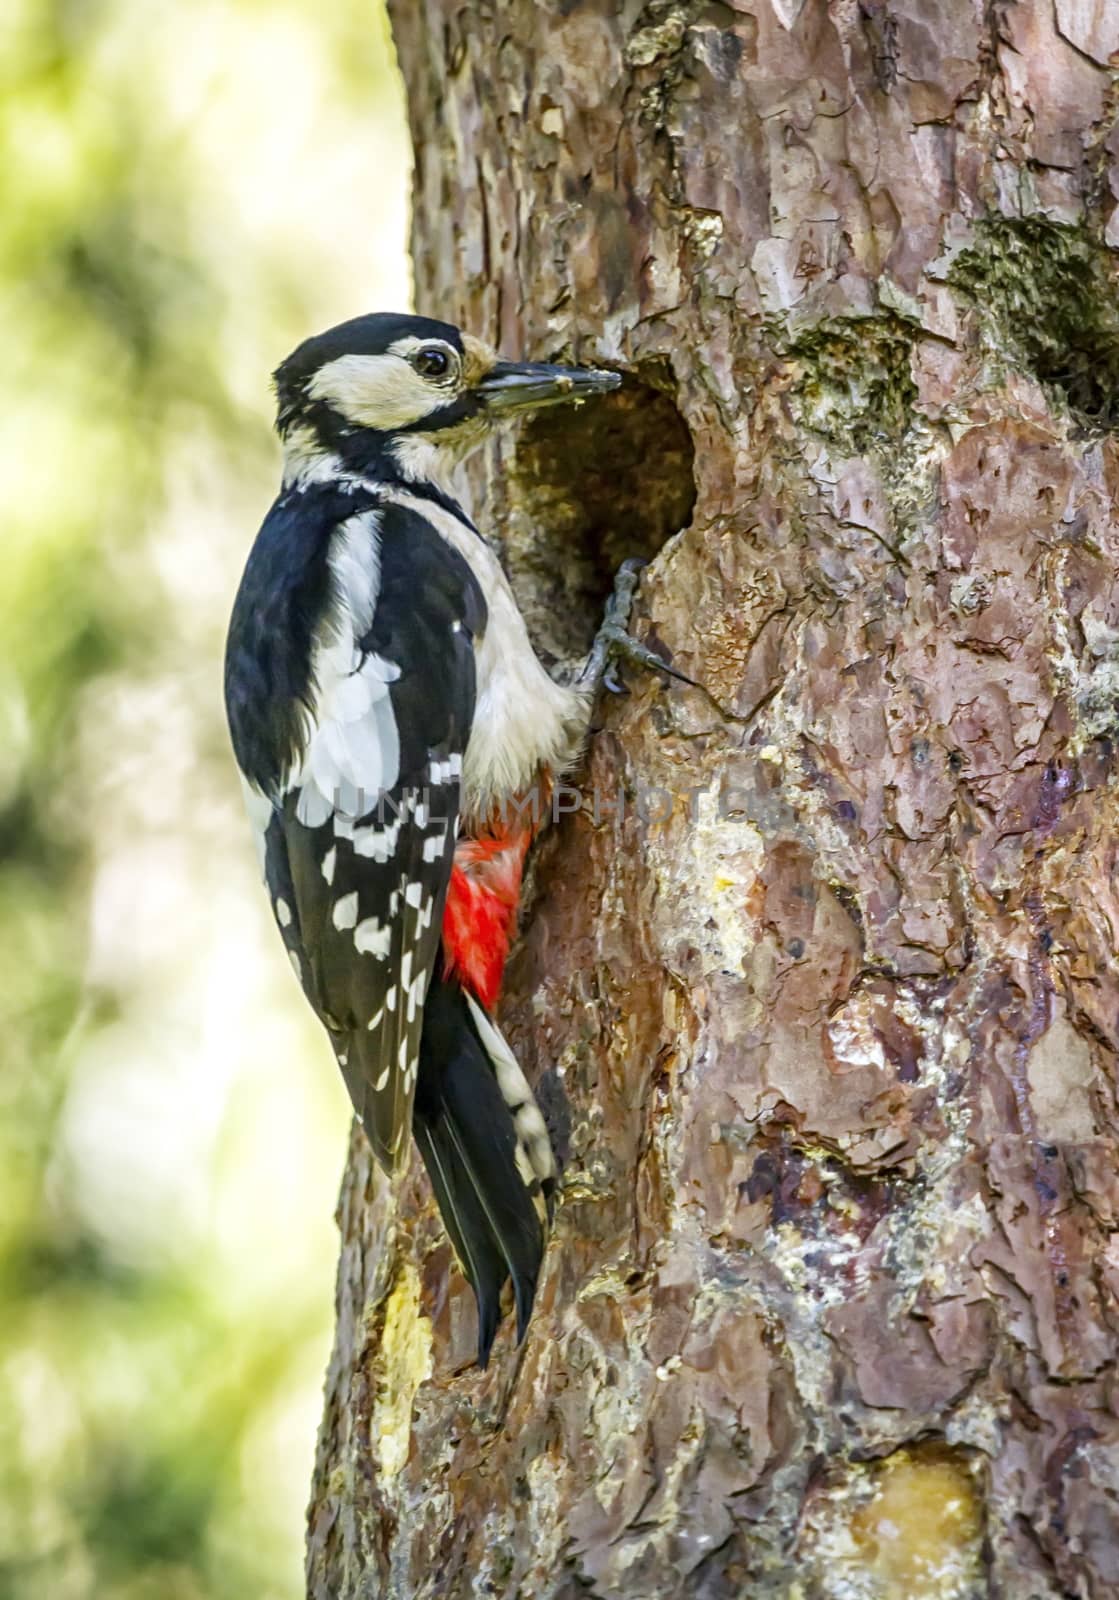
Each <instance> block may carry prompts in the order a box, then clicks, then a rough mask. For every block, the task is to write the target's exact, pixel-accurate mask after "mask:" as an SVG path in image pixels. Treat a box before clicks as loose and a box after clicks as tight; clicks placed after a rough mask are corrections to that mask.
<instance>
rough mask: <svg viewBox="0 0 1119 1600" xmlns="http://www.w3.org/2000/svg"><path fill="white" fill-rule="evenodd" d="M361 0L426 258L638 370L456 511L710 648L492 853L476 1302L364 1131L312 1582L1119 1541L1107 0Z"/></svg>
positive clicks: (332, 1585)
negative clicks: (497, 1053)
mask: <svg viewBox="0 0 1119 1600" xmlns="http://www.w3.org/2000/svg"><path fill="white" fill-rule="evenodd" d="M393 12H394V20H395V27H396V36H397V44H398V48H399V52H400V58H401V63H402V66H403V69H404V74H405V78H406V81H407V86H408V92H409V99H410V107H411V119H412V129H413V136H414V141H415V146H416V180H415V224H414V234H415V238H414V249H415V258H416V273H417V302H418V306H419V309H421V310H423V311H426V312H429V313H432V314H434V315H437V316H444V317H447V318H449V319H451V320H454V321H457V322H459V323H461V324H463V325H465V326H466V327H467V328H469V329H470V330H472V331H473V332H475V333H478V334H481V335H483V336H484V337H487V338H489V339H491V340H492V341H494V342H495V343H498V344H499V345H500V346H501V348H502V349H503V350H504V351H506V352H508V353H510V354H514V355H525V356H532V357H537V358H542V357H551V356H556V355H564V356H575V357H577V358H581V359H583V360H605V361H607V362H611V363H614V364H616V365H619V366H621V367H624V368H625V370H626V371H627V372H628V373H630V374H631V379H630V382H629V383H628V385H627V387H626V388H624V389H623V390H622V391H621V392H620V393H619V394H618V396H616V397H615V398H614V399H612V400H610V401H604V402H602V404H601V405H599V406H595V407H587V408H585V409H584V410H583V411H582V412H579V413H572V414H562V413H559V412H555V413H550V414H548V415H547V416H544V417H542V418H541V419H540V420H539V421H538V422H537V423H536V424H535V425H532V426H530V427H528V428H526V429H524V430H523V431H522V432H521V434H520V435H519V437H517V438H516V439H510V440H507V441H503V442H500V443H498V444H497V445H496V446H495V448H494V451H493V453H492V455H491V457H490V459H489V460H488V461H487V462H485V463H483V470H482V471H481V472H480V473H479V475H478V479H477V487H478V501H477V503H478V506H479V507H481V506H484V507H485V510H484V522H485V526H486V527H487V529H489V530H491V531H493V532H494V533H495V534H498V535H499V536H500V537H501V538H502V539H503V540H504V544H505V550H506V554H507V558H508V562H509V566H510V570H511V573H512V575H513V577H514V581H515V583H516V585H517V588H518V593H519V595H520V596H521V598H522V600H523V602H524V604H525V607H526V610H527V612H528V614H529V616H530V619H531V622H532V626H533V628H534V631H535V634H536V637H537V639H538V641H539V642H540V643H541V645H542V646H543V647H544V648H545V649H547V650H548V651H550V652H551V653H552V655H553V656H555V657H557V658H563V659H567V658H571V657H572V656H574V655H575V654H576V653H577V652H578V650H579V649H581V648H583V647H584V646H585V644H586V642H587V639H588V638H589V636H590V634H591V632H592V631H593V628H594V626H595V623H596V621H597V616H598V612H599V609H600V606H601V601H602V598H603V595H604V594H605V592H606V590H607V588H608V587H609V581H610V575H611V572H612V570H613V568H614V566H615V565H616V563H617V562H618V561H619V560H620V559H621V558H622V557H624V556H626V555H628V554H633V553H641V554H644V555H646V556H650V557H655V559H654V560H652V562H651V565H650V566H649V568H648V569H647V571H646V573H645V574H644V577H643V582H642V586H641V591H640V611H639V617H638V621H637V631H638V632H639V633H640V634H641V636H642V637H644V638H646V639H647V640H649V641H650V642H652V643H653V644H654V646H655V647H656V648H658V649H660V650H662V651H663V652H664V654H665V657H666V659H671V660H672V661H673V662H674V663H675V664H676V666H677V667H679V668H680V669H681V670H682V671H684V672H686V673H687V674H688V675H689V676H690V677H692V678H693V679H695V680H696V681H697V682H698V683H699V684H701V685H702V686H703V687H702V688H701V689H698V688H697V689H693V688H688V687H686V686H684V685H681V684H679V683H675V682H673V683H671V684H667V685H666V684H664V683H658V682H656V681H653V680H651V679H650V678H648V677H647V676H641V677H635V676H633V675H632V674H631V675H630V686H631V689H632V693H631V694H630V696H629V697H628V698H625V699H621V700H618V699H614V700H611V701H610V703H609V704H608V705H606V706H605V708H604V710H603V712H602V723H603V727H602V729H601V731H599V732H598V733H597V734H596V735H595V736H594V738H593V739H592V741H591V744H590V747H589V755H588V759H587V762H586V765H585V768H584V770H583V771H582V773H581V774H580V775H579V776H578V783H579V785H580V787H581V789H582V791H583V793H584V796H585V799H586V807H585V809H584V810H583V811H582V812H580V813H579V814H578V815H568V816H565V817H563V818H562V819H561V821H560V822H559V823H558V824H557V825H556V826H554V827H552V828H551V829H550V830H549V832H548V834H547V836H546V838H545V839H544V841H543V842H542V844H541V846H540V848H539V850H538V852H537V855H536V859H535V865H534V872H533V879H532V885H531V888H530V893H529V900H528V903H527V904H526V911H525V917H524V932H523V938H522V940H521V943H520V946H519V948H518V951H517V953H516V956H515V959H514V962H513V965H512V967H511V970H510V974H509V977H508V980H507V984H506V991H505V998H504V1002H503V1006H502V1022H503V1024H504V1026H505V1027H506V1029H507V1031H508V1032H509V1035H510V1037H511V1039H512V1041H513V1043H514V1044H515V1046H516V1048H517V1050H518V1053H519V1055H520V1058H521V1060H522V1062H523V1063H524V1064H525V1067H526V1070H527V1072H528V1074H529V1076H530V1077H531V1078H532V1079H533V1080H534V1081H535V1082H537V1083H538V1084H539V1086H540V1094H541V1099H542V1102H543V1104H544V1106H545V1109H546V1112H547V1114H548V1115H549V1117H550V1120H551V1125H552V1130H553V1134H554V1138H555V1143H556V1146H557V1151H558V1153H559V1155H560V1157H561V1159H562V1161H563V1164H564V1180H563V1185H562V1191H561V1197H560V1204H559V1208H558V1212H557V1218H556V1225H555V1230H554V1236H553V1239H552V1243H551V1247H550V1251H549V1257H548V1263H547V1268H546V1274H545V1277H544V1280H543V1283H542V1286H541V1292H540V1297H539V1301H538V1309H537V1312H536V1316H535V1318H534V1320H533V1323H532V1326H531V1329H530V1331H529V1334H528V1338H527V1340H526V1342H525V1345H524V1347H523V1349H522V1350H521V1351H520V1352H518V1351H517V1350H516V1349H515V1348H514V1346H513V1344H512V1338H511V1333H510V1331H509V1328H508V1325H506V1329H505V1331H504V1332H503V1334H502V1336H501V1338H500V1339H499V1342H498V1346H497V1349H496V1352H495V1358H494V1361H493V1363H492V1365H491V1367H490V1369H489V1371H488V1372H486V1373H480V1372H478V1371H477V1370H475V1369H474V1368H472V1367H471V1365H470V1362H471V1359H472V1352H473V1339H474V1312H473V1305H472V1301H471V1297H470V1294H469V1291H468V1290H467V1288H466V1286H465V1285H464V1282H463V1279H462V1276H461V1274H460V1273H459V1271H458V1269H457V1267H456V1266H455V1265H454V1263H453V1260H452V1257H451V1252H450V1248H449V1246H448V1244H447V1241H446V1239H445V1236H444V1234H443V1232H442V1230H441V1228H440V1226H439V1224H438V1220H437V1218H436V1216H435V1212H434V1208H433V1204H432V1200H431V1196H430V1193H429V1190H428V1188H427V1184H426V1182H425V1180H424V1177H423V1175H422V1172H421V1169H420V1164H419V1161H418V1160H415V1161H414V1162H413V1170H412V1173H411V1177H410V1181H409V1184H408V1186H407V1189H406V1193H405V1196H404V1204H403V1205H402V1209H401V1211H400V1213H399V1214H398V1215H393V1214H390V1209H389V1204H388V1199H387V1195H386V1191H385V1186H384V1185H383V1183H382V1182H381V1181H380V1179H378V1178H375V1177H374V1176H373V1175H372V1174H371V1170H370V1160H369V1156H368V1153H367V1151H366V1149H365V1147H364V1145H363V1144H361V1143H360V1142H359V1141H357V1140H355V1143H354V1146H353V1150H352V1153H351V1162H350V1167H349V1171H348V1175H347V1178H346V1182H345V1186H344V1189H343V1194H342V1201H341V1213H340V1218H341V1228H342V1238H343V1244H342V1261H341V1269H340V1276H339V1288H338V1335H337V1345H336V1350H335V1355H334V1360H333V1364H332V1367H331V1371H330V1376H329V1380H328V1389H327V1405H326V1415H325V1420H324V1424H323V1430H322V1437H321V1442H320V1451H319V1462H318V1470H317V1475H316V1482H315V1487H314V1498H313V1503H312V1508H311V1514H310V1515H311V1524H310V1549H309V1592H310V1594H311V1595H313V1596H315V1597H317V1600H327V1597H329V1600H354V1597H358V1596H361V1597H373V1596H385V1597H388V1596H392V1597H401V1600H404V1597H407V1600H420V1597H427V1596H432V1597H434V1596H447V1597H463V1600H466V1597H473V1596H485V1595H495V1596H510V1597H512V1596H523V1597H526V1600H527V1597H532V1600H569V1597H570V1600H574V1597H576V1596H586V1595H588V1594H590V1595H596V1596H600V1597H602V1600H616V1597H623V1596H624V1597H633V1600H662V1597H663V1600H668V1597H677V1596H700V1597H704V1600H716V1597H723V1596H728V1597H729V1596H744V1595H749V1596H751V1597H760V1596H784V1597H788V1600H794V1597H801V1600H809V1597H816V1596H823V1597H832V1596H834V1597H837V1600H838V1597H850V1600H862V1597H866V1600H872V1597H873V1600H879V1597H887V1600H889V1597H894V1596H896V1597H898V1600H902V1597H904V1600H914V1597H921V1596H929V1597H936V1600H963V1597H971V1596H979V1595H994V1596H999V1597H1006V1600H1049V1597H1058V1596H1066V1595H1067V1596H1081V1597H1092V1600H1100V1597H1105V1596H1108V1597H1113V1596H1116V1595H1119V1464H1117V1456H1116V1450H1117V1447H1119V1422H1117V1418H1116V1402H1117V1393H1116V1384H1115V1371H1116V1366H1115V1363H1116V1355H1117V1353H1119V1350H1117V1345H1119V1340H1117V1330H1119V1303H1117V1295H1119V1246H1115V1245H1113V1244H1112V1242H1111V1241H1112V1238H1113V1230H1115V1229H1116V1228H1117V1227H1119V1180H1117V1176H1116V1174H1117V1170H1119V1151H1117V1149H1116V1131H1117V1125H1119V1124H1117V1115H1116V1088H1115V1065H1116V1050H1117V1046H1119V967H1117V963H1116V959H1115V950H1116V933H1117V929H1119V893H1117V889H1116V880H1115V871H1116V858H1117V854H1119V843H1117V841H1119V804H1117V799H1116V787H1115V783H1114V781H1113V769H1114V764H1115V743H1114V741H1115V734H1116V728H1117V726H1119V594H1117V592H1116V588H1115V584H1114V580H1113V574H1114V572H1115V569H1116V564H1117V562H1119V527H1117V525H1116V518H1115V514H1114V510H1113V505H1114V500H1115V491H1116V485H1117V482H1119V452H1117V449H1116V440H1115V436H1114V433H1113V432H1112V431H1111V430H1112V428H1113V425H1115V424H1116V422H1117V420H1119V301H1117V297H1116V288H1117V271H1116V256H1115V255H1114V254H1112V250H1113V249H1114V248H1115V247H1116V246H1119V210H1116V207H1115V197H1116V196H1119V123H1117V111H1119V74H1117V73H1116V71H1115V70H1114V68H1113V67H1112V66H1111V65H1110V64H1111V63H1116V62H1119V6H1117V5H1116V4H1115V3H1114V0H1020V3H1017V4H1015V3H1013V0H734V3H732V4H724V3H722V0H650V3H649V4H647V5H645V6H643V7H642V6H641V5H640V4H638V3H636V0H630V3H618V4H615V3H611V0H505V3H502V4H497V3H495V0H472V3H469V4H467V3H464V0H424V3H422V4H419V3H416V0H396V4H395V5H394V6H393ZM596 795H597V813H596V801H595V796H596Z"/></svg>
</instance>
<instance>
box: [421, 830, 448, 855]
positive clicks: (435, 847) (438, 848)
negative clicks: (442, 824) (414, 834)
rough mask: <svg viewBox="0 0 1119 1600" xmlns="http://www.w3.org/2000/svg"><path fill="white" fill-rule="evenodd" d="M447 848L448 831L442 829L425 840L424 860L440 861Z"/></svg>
mask: <svg viewBox="0 0 1119 1600" xmlns="http://www.w3.org/2000/svg"><path fill="white" fill-rule="evenodd" d="M446 848H447V830H446V828H440V830H439V832H438V833H433V834H430V835H429V836H428V838H426V839H425V840H424V860H425V861H429V862H430V861H440V860H441V859H442V856H443V851H444V850H445V849H446Z"/></svg>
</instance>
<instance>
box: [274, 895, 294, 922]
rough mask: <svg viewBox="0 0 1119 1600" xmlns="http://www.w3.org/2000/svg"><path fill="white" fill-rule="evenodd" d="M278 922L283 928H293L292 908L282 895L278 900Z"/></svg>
mask: <svg viewBox="0 0 1119 1600" xmlns="http://www.w3.org/2000/svg"><path fill="white" fill-rule="evenodd" d="M276 921H277V922H278V923H279V924H280V927H281V928H290V927H291V907H290V906H289V905H288V903H287V901H286V900H285V899H284V898H283V896H282V895H281V896H279V897H278V898H277V900H276Z"/></svg>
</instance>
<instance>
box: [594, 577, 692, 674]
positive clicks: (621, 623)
mask: <svg viewBox="0 0 1119 1600" xmlns="http://www.w3.org/2000/svg"><path fill="white" fill-rule="evenodd" d="M646 565H647V563H646V562H645V561H643V560H641V559H640V557H637V556H633V557H631V558H630V559H629V560H628V561H623V562H622V564H621V566H620V567H619V568H618V572H617V576H616V577H615V579H614V592H613V594H612V595H611V596H610V599H609V601H608V602H607V606H606V615H605V616H604V617H603V619H602V626H601V627H600V628H599V630H598V633H597V635H596V636H595V641H594V644H593V646H592V647H591V653H590V655H589V656H588V657H587V664H586V666H585V667H584V668H583V672H582V674H581V680H580V681H581V682H583V683H589V684H590V685H591V686H592V687H593V688H597V687H598V686H599V685H600V684H601V685H602V686H603V688H605V689H606V690H607V691H608V692H609V693H610V694H628V692H629V691H628V690H627V688H626V686H625V684H624V683H623V682H622V680H621V679H620V678H619V676H618V666H619V665H620V664H621V663H622V662H626V661H628V662H629V663H630V664H631V665H633V666H637V667H645V668H647V669H648V670H649V671H651V672H663V673H665V674H666V675H667V676H668V677H670V678H676V679H677V680H678V681H679V682H680V683H686V684H689V685H690V686H691V687H692V688H698V687H699V685H698V684H696V683H695V682H694V681H693V679H691V678H689V677H687V676H686V675H685V674H684V673H683V672H678V671H677V670H676V668H675V667H670V666H669V665H668V663H667V662H666V661H662V660H661V658H660V656H658V655H657V654H656V652H655V651H653V650H650V649H649V648H648V646H647V645H643V644H639V643H638V642H637V640H636V639H634V638H632V637H631V635H630V633H629V631H628V626H629V618H630V613H631V611H632V610H633V599H634V595H635V593H636V591H637V585H638V582H639V579H640V574H641V570H642V568H643V567H645V566H646Z"/></svg>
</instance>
